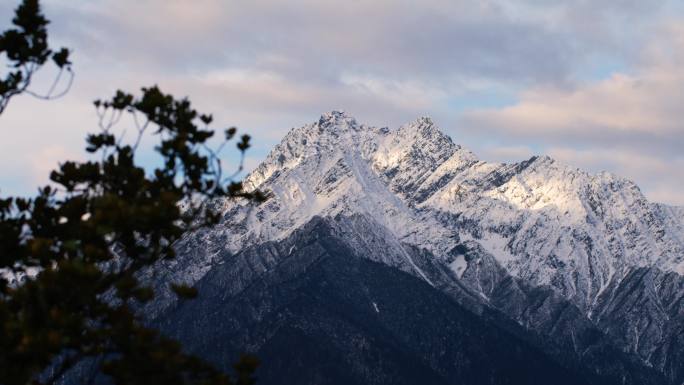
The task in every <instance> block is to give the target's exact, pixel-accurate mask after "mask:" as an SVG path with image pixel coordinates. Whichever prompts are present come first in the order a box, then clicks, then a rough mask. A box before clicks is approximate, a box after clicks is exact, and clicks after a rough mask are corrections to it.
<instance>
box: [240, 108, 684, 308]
mask: <svg viewBox="0 0 684 385" xmlns="http://www.w3.org/2000/svg"><path fill="white" fill-rule="evenodd" d="M246 184H247V186H248V187H253V188H255V187H260V188H265V189H270V188H272V189H273V190H274V192H275V191H281V192H282V194H284V196H282V197H280V196H278V193H276V195H277V198H282V199H283V202H284V203H285V202H286V203H287V204H283V206H286V207H288V209H287V210H286V211H288V212H289V211H290V209H292V208H293V207H294V209H292V210H293V211H292V212H289V213H288V214H287V217H288V218H290V220H288V221H286V222H285V223H284V224H283V227H282V228H287V226H290V225H292V224H294V223H295V222H297V221H293V218H299V220H300V221H304V220H306V219H307V218H310V217H311V216H312V215H332V214H335V213H340V212H363V213H365V214H370V215H373V216H375V217H377V218H376V219H378V220H379V221H380V222H381V223H385V224H387V225H388V227H390V228H393V227H397V228H399V227H401V228H404V229H411V228H413V227H415V226H416V224H417V223H423V222H425V218H426V217H430V216H429V215H425V213H426V212H430V213H432V214H433V215H432V216H431V217H432V219H431V221H436V220H437V219H435V218H441V219H440V220H439V221H440V222H442V223H441V225H440V226H438V227H437V228H438V229H439V230H440V231H442V232H457V233H458V235H459V237H460V238H464V239H474V240H476V241H480V242H482V243H484V245H485V247H486V248H488V250H489V251H491V252H493V253H494V254H495V255H498V256H499V257H500V258H501V260H502V263H503V264H504V265H505V266H506V267H507V268H509V269H510V270H511V271H512V272H513V273H514V274H515V275H517V276H524V277H527V278H530V279H532V280H534V281H535V282H536V283H539V284H555V285H557V286H558V288H559V290H561V291H563V292H564V293H565V294H567V295H569V296H576V297H578V298H581V300H580V302H582V304H583V305H584V306H589V305H590V304H591V302H592V300H593V298H594V297H595V296H596V295H598V294H599V293H600V292H601V290H602V288H604V287H605V285H607V282H608V281H609V280H610V279H611V278H612V277H613V275H615V274H616V273H619V272H620V270H621V268H622V267H624V266H651V265H658V266H660V267H661V268H662V269H664V270H671V271H678V272H680V273H682V272H684V261H683V257H682V254H683V252H682V250H684V246H683V245H682V241H681V240H682V239H683V238H684V236H683V235H682V234H681V233H682V230H681V229H682V225H681V223H680V222H681V221H678V220H677V219H676V218H677V215H676V213H677V212H678V211H677V210H676V209H670V208H668V207H667V206H662V205H655V204H652V203H650V202H648V201H647V200H646V198H645V197H644V196H643V194H641V191H640V190H639V188H638V187H637V186H636V185H635V184H634V183H633V182H630V181H628V180H625V179H622V178H618V177H616V176H614V175H612V174H609V173H599V174H596V175H592V174H590V173H587V172H584V171H581V170H579V169H577V168H572V167H569V166H567V165H564V164H562V163H560V162H557V161H555V160H554V159H552V158H550V157H548V156H535V157H532V158H530V159H529V160H526V161H523V162H520V163H514V164H500V163H488V162H483V161H480V160H478V159H477V157H476V156H475V155H474V154H473V153H472V152H470V151H468V150H466V149H464V148H462V147H461V146H459V145H457V144H455V143H454V142H453V141H452V140H451V138H450V137H449V136H447V135H445V134H444V133H442V132H441V131H440V130H439V128H438V127H437V126H436V125H435V124H434V122H433V121H432V120H431V119H430V118H427V117H421V118H418V119H416V120H414V121H412V122H410V123H407V124H405V125H403V126H401V127H398V128H395V129H389V128H384V127H383V128H378V127H373V126H368V125H364V124H360V123H358V122H357V120H356V119H355V118H353V117H352V116H351V115H349V114H347V113H345V112H342V111H331V112H328V113H325V114H323V115H322V116H321V117H320V119H319V120H318V121H316V122H314V123H311V124H308V125H305V126H302V127H299V128H294V129H292V130H291V131H290V132H289V133H288V134H287V135H286V136H285V138H284V139H283V140H282V142H281V143H280V144H278V145H277V146H276V147H275V148H274V149H273V151H272V152H271V153H270V154H269V155H268V157H267V159H266V160H265V161H264V162H263V163H262V164H261V165H260V166H259V167H258V168H257V169H256V170H255V171H254V172H253V173H252V174H251V175H250V176H249V177H248V178H247V180H246ZM284 187H285V188H286V189H285V190H283V188H284ZM372 202H375V203H372ZM293 205H294V206H293ZM416 209H418V210H416ZM399 213H403V214H401V215H400V214H399ZM270 215H273V217H272V218H271V219H274V220H275V218H276V217H278V216H280V215H283V213H282V210H277V211H275V212H272V213H270V214H269V215H266V214H264V216H263V217H262V218H263V219H264V220H265V221H266V222H268V221H269V219H268V218H270ZM397 216H399V217H401V218H399V217H397ZM416 216H419V217H420V218H416ZM447 218H450V219H447ZM399 219H401V220H402V221H405V222H402V223H401V224H400V225H396V223H397V220H399ZM276 222H277V221H276ZM432 225H433V223H431V224H430V226H432ZM269 226H270V225H269ZM270 227H276V228H279V227H281V226H270ZM259 228H261V227H259ZM406 231H407V230H404V231H399V234H397V235H398V236H399V237H400V238H401V237H405V236H406V234H404V233H405V232H406ZM276 233H277V234H278V235H276ZM276 233H271V235H274V236H276V237H282V236H285V235H286V234H287V231H283V232H276ZM413 236H414V237H417V238H421V236H417V235H415V234H414V235H413ZM257 238H260V237H257ZM428 238H429V237H428ZM433 239H434V238H433ZM434 243H435V242H427V243H426V244H420V246H421V247H425V248H429V249H432V250H433V251H440V250H441V251H443V250H444V249H445V248H447V246H448V245H446V244H443V242H441V241H436V243H437V244H439V247H435V245H434ZM551 244H553V245H551ZM596 250H599V251H600V253H598V252H595V251H596ZM594 254H601V256H600V257H596V256H595V255H594ZM559 263H561V264H563V266H564V267H565V268H564V269H558V268H557V266H558V264H559ZM566 270H567V271H566ZM565 273H568V274H571V275H572V274H575V273H579V274H580V277H581V278H580V279H579V280H578V279H576V278H573V277H572V276H571V275H570V276H565V277H559V274H565Z"/></svg>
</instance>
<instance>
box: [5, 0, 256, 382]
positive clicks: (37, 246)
mask: <svg viewBox="0 0 684 385" xmlns="http://www.w3.org/2000/svg"><path fill="white" fill-rule="evenodd" d="M12 22H13V25H14V26H13V28H11V29H9V30H7V31H5V32H4V33H3V34H2V35H0V55H2V54H4V55H5V56H6V61H7V62H8V63H9V72H8V74H7V75H6V76H5V77H4V78H3V79H1V80H0V113H2V111H4V109H5V108H6V107H7V106H8V103H9V102H10V99H11V98H12V97H14V96H17V95H19V94H22V93H25V94H31V95H34V96H37V97H42V98H45V99H52V98H55V97H59V96H60V95H61V94H63V93H65V92H66V91H67V90H68V88H69V86H70V84H71V80H72V79H73V72H72V69H71V62H70V60H69V50H67V49H65V48H61V49H59V50H56V51H55V50H53V49H52V48H51V47H50V46H49V44H48V38H47V37H48V33H47V25H48V20H47V19H46V18H45V17H44V16H43V14H42V13H41V8H40V4H39V2H38V0H23V2H22V3H21V5H19V7H18V8H17V9H16V16H15V18H14V19H13V20H12ZM48 64H52V65H54V66H55V67H56V69H57V71H58V73H57V75H56V76H55V82H54V84H53V86H52V87H51V89H50V90H49V91H48V92H47V93H46V94H42V95H39V94H36V93H35V92H32V91H31V89H30V85H31V78H32V76H33V74H35V73H36V71H38V70H39V69H41V68H42V67H44V66H46V65H48ZM63 74H67V76H68V77H67V78H64V76H63ZM57 88H61V89H62V90H61V91H57ZM94 104H95V108H96V110H97V112H98V114H99V116H100V122H101V124H100V127H99V130H98V131H97V132H95V133H93V134H91V135H88V137H87V139H86V142H87V147H86V150H87V151H88V152H89V153H91V154H93V155H94V156H91V157H90V158H91V159H97V160H88V161H84V162H74V161H65V162H63V163H61V164H60V166H59V167H58V169H56V170H54V171H53V172H52V173H51V174H50V179H51V181H52V183H51V184H50V185H47V186H45V187H42V188H40V189H39V191H38V193H37V195H36V196H35V197H32V198H18V197H10V198H3V199H0V269H2V270H1V271H2V273H1V274H0V328H1V329H0V384H3V385H14V384H17V385H19V384H21V385H23V384H51V383H55V382H56V381H57V380H58V379H59V378H60V377H62V376H63V375H64V374H65V373H67V372H68V371H69V369H71V368H72V367H74V365H76V364H77V363H79V362H81V361H82V360H85V359H95V360H94V361H93V362H96V363H97V365H98V371H99V374H98V375H105V376H108V377H110V378H111V379H112V380H113V382H114V383H116V384H127V385H133V384H140V385H151V384H165V385H174V384H252V383H253V382H254V379H253V372H254V369H255V367H256V365H257V361H256V359H255V358H253V357H249V356H245V357H243V358H242V359H241V360H240V361H239V362H238V363H237V364H235V365H234V368H235V373H234V374H233V375H231V376H229V375H228V374H225V373H221V372H220V371H218V370H216V369H215V368H214V367H212V366H211V365H209V364H208V363H206V362H205V361H203V360H202V359H200V358H198V357H195V356H192V355H188V354H186V353H184V352H183V349H182V346H181V345H180V344H179V343H178V342H176V341H174V340H171V339H169V338H166V337H164V336H162V335H161V334H160V333H159V332H158V331H157V330H155V329H152V328H150V327H148V326H145V325H144V320H143V319H142V318H141V316H140V315H139V314H137V313H136V311H135V309H136V308H140V305H141V304H143V303H145V302H147V301H151V300H153V299H154V295H155V293H154V292H153V290H152V289H151V288H150V287H148V286H146V285H145V282H140V281H139V280H138V278H137V277H138V276H139V274H138V273H139V272H140V271H141V270H143V269H154V268H155V266H156V265H157V263H158V262H159V261H162V260H165V259H171V258H174V249H173V245H174V242H175V241H176V240H178V239H179V237H181V236H182V235H183V234H185V233H186V232H189V231H194V230H197V229H199V228H202V227H205V226H211V225H214V224H216V223H217V221H218V219H219V217H218V213H217V212H215V211H213V209H212V208H211V204H210V203H211V201H212V200H214V199H219V198H226V197H228V198H232V199H247V200H250V201H254V202H260V201H263V200H264V199H265V198H266V197H265V196H264V194H262V193H260V192H246V191H244V190H243V188H242V185H241V183H240V182H238V181H235V180H233V179H232V177H230V176H228V177H226V176H225V175H224V172H223V169H222V164H221V160H220V151H221V149H222V148H223V147H224V144H225V143H226V142H228V141H231V140H237V149H238V151H240V153H242V154H244V152H245V151H246V150H247V149H248V148H249V146H250V137H249V136H248V135H242V136H240V137H239V138H236V129H235V128H229V129H226V130H225V131H224V132H223V135H224V138H223V140H222V144H221V145H220V146H219V147H218V148H212V147H210V145H209V139H210V138H212V137H213V136H214V134H215V132H214V130H212V129H211V128H210V125H211V123H212V117H211V115H208V114H201V113H199V112H197V111H196V110H195V109H194V108H193V107H192V104H191V103H190V101H189V100H187V99H184V98H181V99H178V98H175V97H173V96H172V95H168V94H165V93H164V92H162V91H161V90H160V89H159V88H158V87H156V86H153V87H148V88H143V89H142V91H141V93H139V94H137V95H133V94H129V93H125V92H122V91H117V92H116V94H115V95H114V96H113V97H112V98H111V99H108V100H98V101H96V102H95V103H94ZM123 117H130V124H131V125H132V126H135V129H136V131H135V135H134V136H133V137H130V138H128V137H126V136H125V135H124V134H123V132H125V131H124V130H121V134H117V132H116V131H117V130H116V126H117V122H119V121H120V120H121V119H122V118H123ZM7 129H8V128H7V127H3V134H4V135H5V136H7V135H8V134H9V133H8V132H7ZM143 135H151V136H153V137H154V138H155V139H156V140H157V146H156V152H157V153H158V155H159V156H160V157H161V160H162V162H161V164H162V165H161V166H159V167H157V168H154V169H153V170H146V169H145V168H143V167H142V166H141V165H139V164H138V163H137V162H136V151H137V147H138V143H139V142H140V138H141V137H143ZM4 143H5V144H7V142H4ZM239 169H241V166H240V167H239ZM170 285H171V289H172V290H173V291H174V292H175V293H176V294H177V295H178V296H180V297H182V298H192V297H194V296H196V295H197V292H196V290H195V289H194V288H192V287H188V286H184V285H181V284H175V283H170ZM86 380H87V379H81V381H84V382H85V381H86Z"/></svg>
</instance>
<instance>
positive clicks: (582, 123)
mask: <svg viewBox="0 0 684 385" xmlns="http://www.w3.org/2000/svg"><path fill="white" fill-rule="evenodd" d="M17 3H18V1H17V0H0V23H4V24H0V25H5V26H9V21H10V19H11V17H12V13H13V10H14V8H15V7H16V5H17ZM43 5H44V13H45V14H46V16H47V17H48V18H49V19H50V20H51V24H50V26H49V32H50V39H51V40H50V41H51V43H53V44H55V45H58V46H66V47H69V48H70V49H72V50H73V55H72V61H73V63H74V71H75V73H76V76H75V79H74V84H73V86H72V88H71V90H70V91H69V93H68V94H67V95H66V96H65V97H63V98H61V99H58V100H53V101H43V100H38V99H35V98H33V97H31V96H20V97H17V98H15V99H13V100H12V102H11V103H10V105H9V107H8V108H7V110H6V111H5V113H3V114H2V115H1V116H0V130H2V131H3V135H2V141H1V142H0V196H6V195H16V194H19V195H27V194H32V193H33V192H35V189H36V187H37V186H38V185H42V184H45V183H46V182H47V177H48V174H49V171H50V170H51V169H53V168H54V167H55V166H56V165H57V164H58V162H59V161H63V160H65V159H82V158H83V156H84V155H83V154H84V151H83V149H84V137H85V135H86V134H87V133H88V132H94V131H96V130H97V115H96V114H95V110H94V108H93V106H92V101H93V100H95V99H98V98H106V97H108V96H111V95H113V93H114V91H115V90H117V89H123V90H127V91H130V92H135V91H136V90H138V89H139V88H140V87H143V86H150V85H154V84H157V85H159V86H160V87H161V88H162V90H164V91H166V92H170V93H173V94H174V95H177V96H188V97H189V98H190V99H191V100H192V102H193V103H194V105H195V106H196V107H197V109H198V110H200V111H202V112H208V113H212V114H213V115H214V118H215V119H214V120H215V122H216V125H217V128H221V127H228V126H237V127H238V128H239V129H240V130H242V131H243V132H247V133H249V134H251V135H252V137H253V142H254V147H253V148H252V149H251V150H250V151H249V153H248V155H247V159H246V166H247V168H251V167H254V166H255V165H257V164H258V163H259V161H260V160H261V159H263V158H264V157H265V155H266V154H267V153H268V151H269V150H270V149H271V148H272V146H273V145H275V144H276V143H277V142H279V141H280V139H281V138H282V137H283V136H284V135H285V134H286V133H287V131H288V130H289V129H290V128H292V127H296V126H301V125H303V124H306V123H309V122H313V121H315V120H317V119H318V117H319V116H320V115H321V114H322V113H324V112H327V111H330V110H344V111H346V112H347V113H349V114H351V115H353V116H355V117H356V119H357V120H358V121H359V122H363V123H367V124H372V125H377V126H389V127H398V126H400V125H401V124H404V123H407V122H409V121H412V120H414V119H416V118H418V117H420V116H430V117H432V119H433V121H435V123H436V124H437V125H438V126H439V127H440V128H441V129H442V130H443V131H444V132H445V133H447V134H448V135H450V136H451V138H452V139H453V140H454V142H456V143H458V144H461V145H463V146H464V147H466V148H468V149H470V150H472V151H473V152H475V154H476V155H478V156H479V157H480V159H483V160H488V161H502V162H517V161H521V160H524V159H527V158H529V157H530V156H532V155H535V154H546V155H549V156H551V157H553V158H555V159H556V160H558V161H559V162H562V163H565V164H568V165H571V166H575V167H579V168H582V169H586V170H587V171H590V172H599V171H608V172H612V173H614V174H617V175H619V176H623V177H626V178H629V179H631V180H633V181H635V182H636V183H637V184H638V185H639V186H640V187H641V189H642V191H643V192H644V194H645V195H646V196H647V197H648V198H649V199H650V200H652V201H655V202H662V203H669V204H674V205H684V194H682V191H684V151H682V149H683V148H684V1H681V0H679V1H677V0H672V1H666V0H649V1H643V0H605V1H596V0H577V1H572V0H567V1H555V0H519V1H487V0H450V1H443V0H422V1H420V2H417V1H387V0H373V1H355V0H346V1H335V2H332V1H324V0H291V1H287V2H285V1H272V0H252V1H229V0H228V1H226V0H224V1H219V0H44V1H43ZM51 71H52V69H50V68H46V69H44V70H42V72H41V73H39V75H38V78H37V79H36V83H35V87H36V88H35V91H40V90H41V89H47V88H48V87H49V81H50V80H52V78H53V77H54V75H55V73H54V71H52V72H51ZM127 124H128V125H130V124H131V122H121V123H120V125H122V126H125V125H127ZM230 160H232V159H229V161H230Z"/></svg>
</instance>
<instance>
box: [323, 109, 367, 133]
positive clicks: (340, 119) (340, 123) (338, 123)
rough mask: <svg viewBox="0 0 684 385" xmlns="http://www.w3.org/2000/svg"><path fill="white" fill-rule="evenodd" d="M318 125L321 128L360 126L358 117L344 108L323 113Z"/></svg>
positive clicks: (354, 127)
mask: <svg viewBox="0 0 684 385" xmlns="http://www.w3.org/2000/svg"><path fill="white" fill-rule="evenodd" d="M317 125H318V127H319V128H320V129H325V128H331V127H348V128H353V129H356V128H357V126H358V124H357V123H356V119H355V118H354V117H353V116H351V115H349V114H348V113H346V112H345V111H342V110H332V111H330V112H325V113H323V114H322V115H321V117H320V119H318V123H317Z"/></svg>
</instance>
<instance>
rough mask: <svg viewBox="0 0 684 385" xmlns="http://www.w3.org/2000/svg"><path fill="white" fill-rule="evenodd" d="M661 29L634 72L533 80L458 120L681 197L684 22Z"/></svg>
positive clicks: (474, 129) (661, 193)
mask: <svg viewBox="0 0 684 385" xmlns="http://www.w3.org/2000/svg"><path fill="white" fill-rule="evenodd" d="M659 32H660V34H659V35H658V37H657V38H656V39H654V40H653V41H651V42H649V44H648V45H647V46H646V48H645V49H644V50H643V51H642V52H641V56H640V57H639V61H638V65H635V66H634V69H633V70H632V71H631V73H614V74H612V75H611V76H610V77H609V78H607V79H605V80H601V81H598V82H592V83H588V84H582V85H578V86H576V87H573V88H571V89H562V88H557V87H533V88H530V89H527V90H525V91H523V92H521V94H520V95H519V101H518V102H517V103H515V104H513V105H511V106H506V107H503V108H487V109H474V110H471V111H468V112H467V113H466V114H464V116H463V117H462V119H461V125H463V126H465V127H468V130H470V132H476V133H477V134H476V135H484V136H496V137H499V138H500V140H501V141H509V142H530V141H532V142H536V143H538V144H540V145H542V149H543V151H545V152H547V153H549V154H550V155H554V156H557V157H559V158H560V159H562V160H564V161H565V162H567V163H570V164H575V165H579V166H582V167H585V168H588V169H590V170H599V169H606V170H611V171H613V172H615V173H618V174H621V175H623V176H627V177H629V178H632V179H634V180H635V181H637V182H638V183H640V184H641V185H642V187H644V188H645V190H646V191H647V193H648V195H649V196H651V197H652V198H653V199H662V198H666V199H667V201H668V202H677V203H678V204H682V203H684V200H682V199H681V198H679V196H680V194H678V191H682V188H684V182H680V181H682V180H684V173H683V171H682V170H684V168H682V166H684V160H683V158H682V155H681V149H682V148H684V120H683V119H682V118H683V115H684V113H683V111H684V110H683V109H682V100H684V21H669V22H667V23H664V24H663V25H661V27H660V28H659ZM568 146H572V147H568ZM668 186H669V187H668ZM668 189H669V190H668ZM650 191H657V194H656V193H654V194H650Z"/></svg>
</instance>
